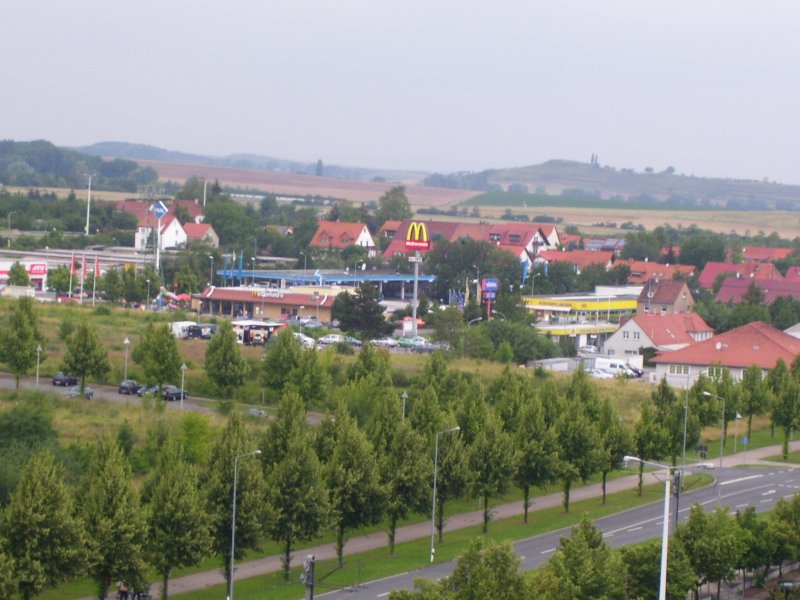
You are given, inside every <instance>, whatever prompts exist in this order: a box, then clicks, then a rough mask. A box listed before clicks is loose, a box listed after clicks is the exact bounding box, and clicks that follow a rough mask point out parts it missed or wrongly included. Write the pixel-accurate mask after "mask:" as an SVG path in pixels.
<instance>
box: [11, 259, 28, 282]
mask: <svg viewBox="0 0 800 600" xmlns="http://www.w3.org/2000/svg"><path fill="white" fill-rule="evenodd" d="M30 284H31V278H30V275H28V269H26V268H25V265H23V264H22V263H21V262H19V261H18V260H15V261H14V262H13V263H11V267H9V269H8V285H18V286H23V287H27V286H29V285H30Z"/></svg>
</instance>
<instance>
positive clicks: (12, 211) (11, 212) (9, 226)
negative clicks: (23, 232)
mask: <svg viewBox="0 0 800 600" xmlns="http://www.w3.org/2000/svg"><path fill="white" fill-rule="evenodd" d="M15 212H17V211H15V210H10V211H8V230H9V231H11V215H13V214H14V213H15Z"/></svg>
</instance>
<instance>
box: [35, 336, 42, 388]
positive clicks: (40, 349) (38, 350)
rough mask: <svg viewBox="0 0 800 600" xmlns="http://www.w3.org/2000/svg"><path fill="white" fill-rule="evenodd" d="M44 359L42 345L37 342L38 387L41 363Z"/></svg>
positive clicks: (37, 385) (37, 384)
mask: <svg viewBox="0 0 800 600" xmlns="http://www.w3.org/2000/svg"><path fill="white" fill-rule="evenodd" d="M41 359H42V345H41V344H37V346H36V387H39V363H40V362H41Z"/></svg>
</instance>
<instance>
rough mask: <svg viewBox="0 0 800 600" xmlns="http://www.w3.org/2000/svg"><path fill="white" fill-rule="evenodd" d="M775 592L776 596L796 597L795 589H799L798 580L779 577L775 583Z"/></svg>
mask: <svg viewBox="0 0 800 600" xmlns="http://www.w3.org/2000/svg"><path fill="white" fill-rule="evenodd" d="M775 587H776V588H777V592H778V594H780V595H776V596H775V597H776V598H796V595H795V594H797V591H798V590H800V580H798V579H779V580H778V583H776V584H775Z"/></svg>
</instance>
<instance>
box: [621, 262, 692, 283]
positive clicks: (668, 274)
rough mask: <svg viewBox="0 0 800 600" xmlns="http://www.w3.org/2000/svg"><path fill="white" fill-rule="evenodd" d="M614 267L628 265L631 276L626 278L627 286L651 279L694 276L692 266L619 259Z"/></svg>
mask: <svg viewBox="0 0 800 600" xmlns="http://www.w3.org/2000/svg"><path fill="white" fill-rule="evenodd" d="M614 265H615V266H616V265H628V268H630V270H631V274H630V275H629V276H628V283H629V284H639V283H645V282H647V281H650V280H651V279H675V276H676V275H677V276H679V277H681V278H683V279H685V278H687V277H691V276H692V275H694V267H693V266H692V265H676V264H671V265H667V264H662V263H657V262H653V261H650V260H633V259H630V258H620V259H617V261H616V262H615V263H614Z"/></svg>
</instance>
